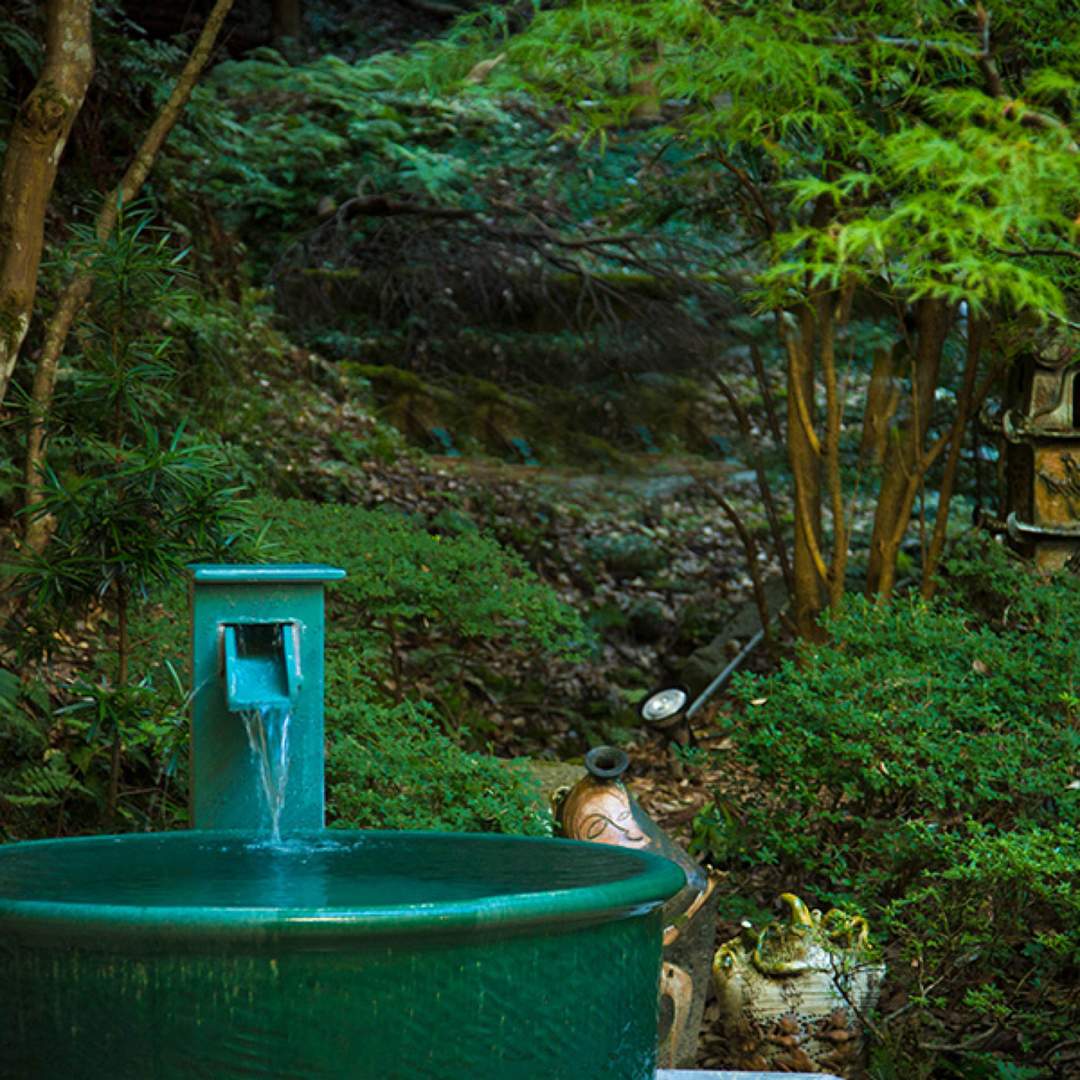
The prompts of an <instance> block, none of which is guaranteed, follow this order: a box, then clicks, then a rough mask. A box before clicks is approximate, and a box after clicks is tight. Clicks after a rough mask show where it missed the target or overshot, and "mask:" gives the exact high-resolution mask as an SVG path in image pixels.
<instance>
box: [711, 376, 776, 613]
mask: <svg viewBox="0 0 1080 1080" xmlns="http://www.w3.org/2000/svg"><path fill="white" fill-rule="evenodd" d="M713 381H714V382H715V383H716V385H717V386H718V387H719V388H720V392H721V393H722V394H723V395H724V397H725V398H726V399H727V403H728V405H730V406H731V411H732V413H734V415H735V422H736V423H737V424H738V425H739V434H740V435H741V436H742V440H743V443H744V447H745V450H746V453H747V454H748V455H749V457H750V463H751V464H752V465H753V467H754V475H755V476H756V477H757V486H758V493H759V494H760V495H761V501H762V504H763V505H764V507H765V516H766V518H767V519H768V522H769V533H770V535H771V536H772V542H773V550H774V552H775V553H776V558H777V560H778V561H779V563H780V573H781V574H782V575H783V578H784V584H785V585H786V586H787V591H788V596H790V595H791V590H792V578H791V563H790V561H789V560H788V551H787V544H786V543H784V534H783V531H782V530H781V528H780V516H779V514H777V512H776V503H775V501H774V500H773V495H772V486H771V485H770V484H769V478H768V476H767V475H766V474H765V465H764V463H763V462H762V460H761V451H760V450H759V449H758V447H757V444H756V443H755V441H754V435H753V432H752V431H751V430H750V417H749V416H748V415H747V413H746V409H744V408H743V406H742V403H741V402H740V401H739V399H738V397H737V396H736V394H735V391H734V390H732V389H731V387H730V386H729V385H728V384H727V381H726V380H725V379H724V378H723V377H722V376H720V375H717V374H715V373H714V374H713Z"/></svg>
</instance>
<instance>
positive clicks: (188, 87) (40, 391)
mask: <svg viewBox="0 0 1080 1080" xmlns="http://www.w3.org/2000/svg"><path fill="white" fill-rule="evenodd" d="M232 6H233V0H217V3H215V4H214V8H213V10H212V11H211V12H210V15H209V16H208V18H207V20H206V23H205V25H204V26H203V29H202V33H201V34H200V35H199V40H198V41H197V42H196V43H195V48H194V49H193V50H192V52H191V55H190V56H189V57H188V61H187V63H186V64H185V65H184V70H183V71H182V72H181V73H180V77H179V78H178V79H177V81H176V85H175V86H174V87H173V91H172V93H171V94H170V95H169V99H168V101H166V102H165V104H164V105H163V106H162V107H161V111H160V112H159V113H158V115H157V116H156V117H155V119H154V122H153V123H152V124H151V125H150V128H149V130H148V131H147V133H146V135H145V137H144V138H143V141H142V143H141V144H140V146H139V148H138V150H137V151H136V152H135V157H134V158H133V160H132V162H131V164H130V165H129V166H128V169H127V171H126V172H125V173H124V176H123V178H122V179H121V181H120V183H119V184H117V185H116V187H115V188H114V189H113V190H112V191H111V192H109V194H108V195H107V196H106V198H105V202H104V205H103V206H102V207H101V210H100V211H99V213H98V216H97V221H96V223H95V228H96V231H97V236H98V239H100V240H104V239H105V238H106V237H107V236H108V235H109V234H110V233H111V232H112V230H113V228H114V227H115V225H116V220H117V215H118V213H119V208H120V206H121V205H122V204H126V203H130V202H131V201H132V200H133V199H135V198H136V196H137V195H138V194H139V191H140V190H141V189H142V186H143V184H144V183H145V181H146V178H147V176H149V174H150V170H151V168H152V167H153V164H154V161H155V160H156V159H157V155H158V152H159V151H160V150H161V147H162V146H163V145H164V143H165V140H166V139H167V138H168V137H169V133H170V132H171V131H172V129H173V127H174V126H175V124H176V121H177V120H179V118H180V114H181V113H182V112H183V110H184V106H185V105H186V104H187V101H188V98H189V97H190V96H191V91H192V90H193V89H194V88H195V83H196V82H197V81H198V79H199V76H200V75H201V74H202V71H203V68H205V67H206V65H207V63H208V62H209V60H210V57H211V55H212V53H213V51H214V44H215V42H216V41H217V37H218V34H219V33H220V31H221V26H222V24H223V23H224V22H225V17H226V15H228V13H229V10H230V9H231V8H232ZM92 283H93V278H92V276H91V274H90V271H89V268H87V267H83V268H81V269H79V270H77V271H76V273H75V275H74V276H73V277H72V278H71V280H70V281H69V282H68V283H67V286H66V287H65V288H64V291H63V293H61V295H60V300H59V303H58V304H57V306H56V310H55V311H54V312H53V316H52V318H51V319H50V320H49V322H48V324H47V326H46V327H45V344H44V346H43V348H42V353H41V359H40V360H39V361H38V366H37V370H36V372H35V373H34V386H33V409H32V413H31V421H30V430H29V432H28V435H27V441H26V468H25V481H26V509H27V510H28V511H29V513H27V515H26V530H25V537H24V539H25V541H26V543H27V545H28V546H29V547H31V548H32V549H33V550H35V551H41V550H42V549H43V548H44V546H45V543H46V541H47V539H48V532H47V529H46V525H45V522H44V521H43V520H42V519H41V517H40V516H35V514H34V512H33V511H34V508H35V507H36V506H38V505H39V504H40V502H41V500H42V492H41V472H42V468H43V466H44V464H45V435H46V426H45V425H46V419H47V417H48V414H49V409H50V407H51V405H52V397H53V388H54V387H55V385H56V370H57V366H58V364H59V361H60V356H61V354H62V353H63V351H64V344H65V343H66V341H67V337H68V333H69V332H70V330H71V327H72V324H73V323H74V322H75V318H76V316H77V315H78V313H79V311H80V310H81V309H82V307H83V305H84V304H85V303H86V301H87V299H88V297H89V296H90V288H91V285H92Z"/></svg>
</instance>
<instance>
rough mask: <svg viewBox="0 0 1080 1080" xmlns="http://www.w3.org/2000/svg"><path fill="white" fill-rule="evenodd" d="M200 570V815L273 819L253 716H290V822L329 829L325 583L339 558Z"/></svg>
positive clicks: (250, 826) (195, 642)
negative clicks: (255, 747)
mask: <svg viewBox="0 0 1080 1080" xmlns="http://www.w3.org/2000/svg"><path fill="white" fill-rule="evenodd" d="M191 570H192V604H191V610H192V675H193V684H194V688H195V689H194V694H193V699H192V729H191V815H192V821H191V824H192V826H193V827H194V828H198V829H245V830H250V831H264V830H265V829H266V828H267V827H268V824H269V823H268V821H267V807H266V804H265V799H264V796H263V794H262V790H261V787H260V784H261V780H260V775H259V765H258V762H257V761H256V760H254V758H253V756H252V752H251V747H250V744H249V736H248V733H247V728H246V725H245V722H244V720H245V718H246V717H249V716H250V715H251V714H252V713H257V714H262V715H264V716H270V715H273V716H274V717H275V721H276V722H277V723H278V724H279V725H280V724H281V723H282V719H281V718H283V717H287V718H288V725H289V727H288V732H289V734H288V780H287V784H286V786H285V790H284V793H283V802H282V806H281V809H280V827H281V830H282V831H283V832H284V831H288V832H295V831H297V830H305V829H321V828H322V827H323V825H324V823H325V820H324V819H325V815H324V798H323V757H324V754H323V638H324V622H325V618H324V598H323V588H324V586H325V584H326V582H328V581H336V580H338V579H340V578H342V577H344V576H345V572H344V571H343V570H339V569H336V568H335V567H332V566H321V565H313V564H307V563H302V564H289V565H266V566H226V565H210V564H199V565H195V566H192V567H191Z"/></svg>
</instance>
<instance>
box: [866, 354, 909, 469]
mask: <svg viewBox="0 0 1080 1080" xmlns="http://www.w3.org/2000/svg"><path fill="white" fill-rule="evenodd" d="M895 363H896V361H895V355H894V352H893V350H892V349H875V350H874V366H873V369H872V371H871V373H870V385H869V387H868V388H867V391H866V408H865V410H864V411H863V431H862V443H861V445H860V446H859V457H860V458H861V459H862V461H863V462H864V463H865V464H867V465H881V463H882V462H883V461H884V460H885V445H886V441H887V439H888V435H889V424H890V422H891V421H892V418H893V414H894V413H895V412H896V406H897V405H899V403H900V390H899V387H898V386H897V384H896V377H895V370H894V369H895Z"/></svg>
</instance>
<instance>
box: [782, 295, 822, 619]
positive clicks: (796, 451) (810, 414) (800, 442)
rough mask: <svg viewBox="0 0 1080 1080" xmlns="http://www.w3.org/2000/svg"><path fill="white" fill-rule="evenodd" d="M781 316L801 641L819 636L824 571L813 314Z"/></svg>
mask: <svg viewBox="0 0 1080 1080" xmlns="http://www.w3.org/2000/svg"><path fill="white" fill-rule="evenodd" d="M789 318H790V317H789V316H787V315H782V316H781V317H780V333H781V336H782V338H783V342H784V347H785V349H786V351H787V359H788V380H787V381H788V416H787V436H788V460H789V461H790V463H791V473H792V476H793V478H794V486H795V542H794V545H793V547H792V563H793V565H792V579H793V583H794V588H793V589H792V595H791V617H792V621H793V622H794V624H795V629H796V631H797V632H798V634H799V636H800V637H801V638H803V639H804V640H814V639H817V638H820V636H821V631H820V628H819V627H818V623H817V619H818V616H819V615H820V614H821V612H822V609H823V608H824V606H825V588H824V587H825V582H826V579H827V577H828V569H827V567H826V565H825V560H824V558H823V556H822V554H821V444H820V442H819V440H818V438H817V435H816V433H815V431H814V314H813V311H812V310H811V308H810V307H809V306H807V307H805V308H803V309H802V311H801V312H800V314H799V319H798V326H797V327H796V326H791V325H786V323H785V320H787V319H789Z"/></svg>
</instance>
